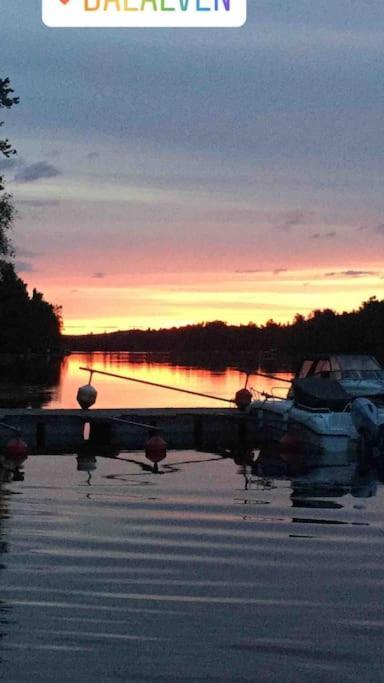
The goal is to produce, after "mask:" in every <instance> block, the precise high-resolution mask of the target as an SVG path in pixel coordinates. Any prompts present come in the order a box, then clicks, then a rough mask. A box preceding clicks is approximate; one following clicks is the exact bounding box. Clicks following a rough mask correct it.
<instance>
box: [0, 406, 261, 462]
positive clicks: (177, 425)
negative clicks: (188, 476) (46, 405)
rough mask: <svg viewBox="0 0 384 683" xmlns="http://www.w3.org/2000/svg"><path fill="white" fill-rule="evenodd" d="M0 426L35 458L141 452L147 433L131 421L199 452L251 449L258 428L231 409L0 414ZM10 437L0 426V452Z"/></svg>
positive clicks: (251, 419) (174, 445) (9, 411)
mask: <svg viewBox="0 0 384 683" xmlns="http://www.w3.org/2000/svg"><path fill="white" fill-rule="evenodd" d="M116 418H117V419H116ZM124 420H126V421H127V422H124ZM128 421H129V422H128ZM0 422H2V423H6V424H8V425H10V426H11V427H15V428H17V429H19V430H20V432H21V434H22V438H23V439H24V440H25V441H26V442H27V444H28V446H29V448H30V451H31V452H35V453H39V452H45V453H46V452H52V453H54V452H67V453H76V452H78V451H79V450H81V449H82V448H83V447H84V446H85V445H86V444H88V445H89V446H91V445H94V447H95V449H96V448H106V449H108V448H112V449H120V450H124V449H126V450H138V449H143V448H144V445H145V442H146V441H147V439H148V437H149V435H150V430H149V429H147V428H144V427H142V426H137V425H133V424H131V423H132V422H134V423H140V424H143V423H144V424H145V425H148V426H152V427H153V428H157V429H160V430H161V432H160V433H161V435H162V437H163V438H164V439H165V440H166V442H167V445H168V448H174V449H191V448H196V449H199V450H210V449H212V450H218V449H222V448H223V449H226V448H228V449H231V448H237V447H238V446H242V447H252V446H253V445H254V444H255V442H256V439H257V427H258V424H257V418H256V417H255V416H250V415H249V414H247V413H242V412H240V411H239V410H237V409H234V408H220V409H217V408H130V409H122V408H115V409H113V408H110V409H91V410H80V409H73V410H71V409H67V410H66V409H60V410H53V409H40V410H37V409H1V410H0ZM9 438H10V433H9V431H7V430H6V429H5V428H3V427H1V426H0V449H1V448H4V446H5V445H6V443H7V442H8V440H9Z"/></svg>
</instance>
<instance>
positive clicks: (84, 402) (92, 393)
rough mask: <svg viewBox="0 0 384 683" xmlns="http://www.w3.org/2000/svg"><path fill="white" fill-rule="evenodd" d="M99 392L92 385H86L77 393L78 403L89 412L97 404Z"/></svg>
mask: <svg viewBox="0 0 384 683" xmlns="http://www.w3.org/2000/svg"><path fill="white" fill-rule="evenodd" d="M96 399H97V391H96V389H95V387H93V386H92V384H85V385H84V386H83V387H80V389H79V390H78V392H77V402H78V404H79V405H80V406H81V408H82V409H83V410H88V408H91V406H93V405H94V403H96Z"/></svg>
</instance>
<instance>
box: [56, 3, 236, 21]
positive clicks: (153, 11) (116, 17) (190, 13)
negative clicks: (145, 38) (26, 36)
mask: <svg viewBox="0 0 384 683" xmlns="http://www.w3.org/2000/svg"><path fill="white" fill-rule="evenodd" d="M246 18H247V0H43V21H44V23H45V24H46V25H47V26H51V27H67V28H70V27H84V28H87V27H90V28H102V27H104V28H112V27H116V28H145V27H150V28H235V27H238V26H242V25H243V24H244V23H245V21H246Z"/></svg>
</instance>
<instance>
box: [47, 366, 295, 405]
mask: <svg viewBox="0 0 384 683" xmlns="http://www.w3.org/2000/svg"><path fill="white" fill-rule="evenodd" d="M80 366H88V367H92V368H94V369H95V370H102V371H104V372H111V373H115V374H121V375H128V376H130V377H133V378H135V379H140V380H145V381H149V382H156V383H159V384H167V385H170V386H174V387H177V388H179V389H189V390H190V391H196V392H202V393H206V394H212V395H213V396H218V397H220V398H228V399H231V398H233V397H234V395H235V393H236V391H237V390H238V389H240V388H241V387H242V386H244V383H245V374H244V373H241V372H240V371H239V370H236V369H234V368H225V369H223V370H211V369H206V368H196V367H191V366H188V365H182V364H181V363H180V364H171V361H168V362H165V361H163V362H162V363H160V362H159V361H156V360H154V358H153V354H152V355H147V354H135V353H131V354H129V353H114V354H106V353H94V354H73V355H71V356H69V357H68V358H67V359H66V360H65V362H64V365H63V371H62V377H61V383H60V387H59V390H58V393H57V396H56V397H54V399H53V401H52V403H50V405H49V407H50V408H77V407H78V405H77V402H76V394H77V390H78V388H79V386H82V385H84V384H87V382H88V379H89V375H88V373H87V372H83V371H81V370H80V369H79V367H80ZM281 376H282V377H287V378H289V377H290V375H289V374H287V373H281ZM92 384H93V386H95V387H96V389H97V391H98V397H97V402H96V405H95V406H94V407H95V408H119V407H122V408H146V407H148V408H151V407H193V406H202V407H204V406H206V407H208V406H214V407H217V408H220V406H221V407H225V405H226V404H225V403H222V402H219V401H215V400H213V399H208V398H203V397H198V396H192V395H188V394H183V393H180V392H178V391H170V390H166V389H161V388H158V387H151V386H146V385H142V384H138V383H136V382H128V381H124V380H122V379H116V378H112V377H106V376H103V375H94V377H93V380H92ZM278 384H279V383H278V382H277V381H276V380H269V379H266V378H263V377H257V376H252V377H251V378H250V381H249V386H250V387H253V388H254V389H257V391H266V392H269V393H272V392H273V393H279V394H280V395H283V393H284V391H286V387H284V382H282V383H281V386H280V387H278ZM230 405H231V404H230V403H228V406H230Z"/></svg>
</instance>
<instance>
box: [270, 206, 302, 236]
mask: <svg viewBox="0 0 384 683" xmlns="http://www.w3.org/2000/svg"><path fill="white" fill-rule="evenodd" d="M305 218H306V214H305V212H304V211H300V210H299V209H297V211H291V212H289V213H287V215H286V217H285V218H283V221H282V223H280V224H279V225H278V226H277V228H278V230H285V231H286V232H289V231H290V230H292V229H293V228H296V227H297V226H298V225H302V224H303V223H304V222H305Z"/></svg>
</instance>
